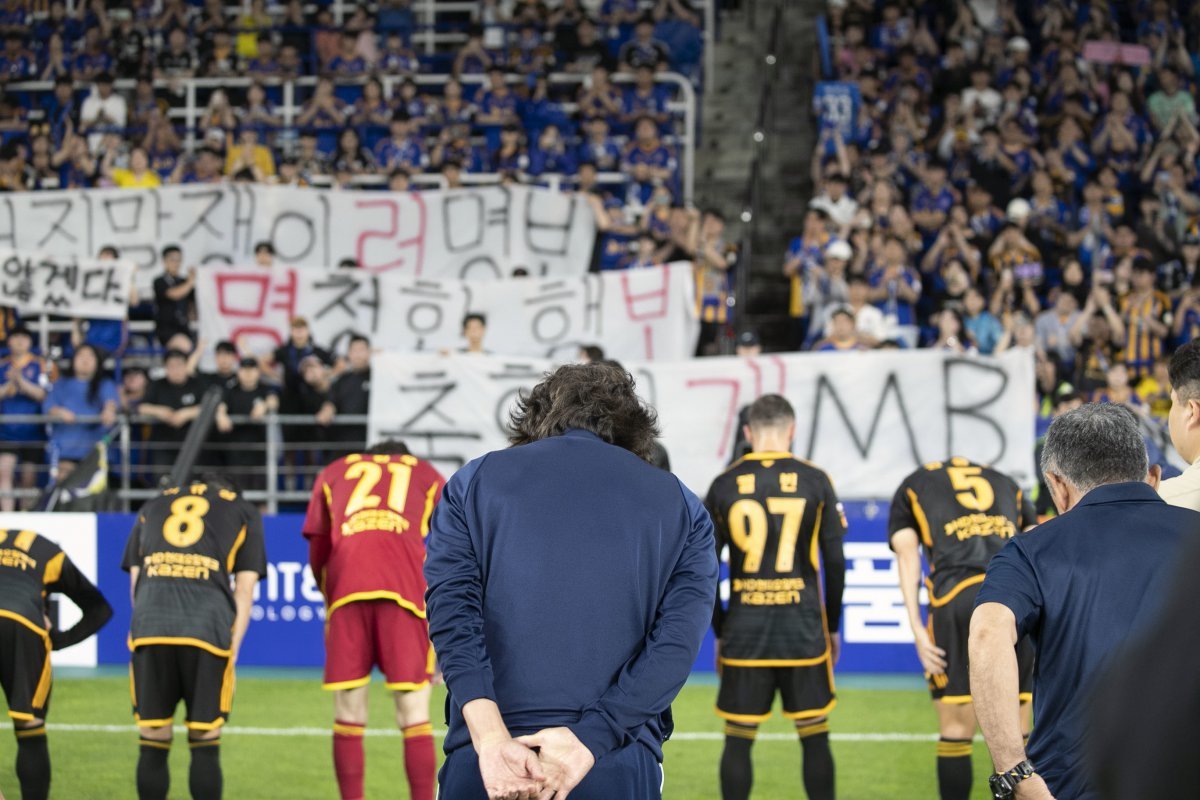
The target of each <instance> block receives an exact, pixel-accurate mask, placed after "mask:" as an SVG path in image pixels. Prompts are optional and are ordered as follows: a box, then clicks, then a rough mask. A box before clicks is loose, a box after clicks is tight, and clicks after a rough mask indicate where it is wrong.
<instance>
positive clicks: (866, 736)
mask: <svg viewBox="0 0 1200 800" xmlns="http://www.w3.org/2000/svg"><path fill="white" fill-rule="evenodd" d="M46 727H47V728H48V729H49V730H50V731H52V732H63V733H128V734H133V733H137V730H138V729H137V726H135V725H85V724H76V723H70V722H51V723H50V724H49V725H47V726H46ZM175 730H176V731H178V732H181V733H182V732H184V731H185V730H186V728H184V727H183V726H182V725H177V726H175ZM222 731H223V732H224V733H228V734H231V735H234V736H293V737H294V736H317V737H324V736H329V735H330V729H329V728H253V727H242V726H238V725H228V726H226V727H225V728H223V729H222ZM366 735H367V736H385V737H399V736H400V731H398V730H396V729H395V728H367V730H366ZM433 735H434V736H436V737H438V738H439V739H440V738H442V737H443V736H445V735H446V731H445V730H435V731H434V732H433ZM724 738H725V736H724V735H723V734H720V733H716V732H712V731H683V732H677V733H674V734H672V736H671V741H673V742H719V741H722V740H724ZM829 738H831V739H832V740H833V741H835V742H936V741H937V739H938V737H937V734H936V733H833V734H830V737H829ZM795 739H796V734H794V733H760V734H759V735H758V740H759V741H768V742H783V741H787V742H791V741H794V740H795Z"/></svg>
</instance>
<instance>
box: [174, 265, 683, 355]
mask: <svg viewBox="0 0 1200 800" xmlns="http://www.w3.org/2000/svg"><path fill="white" fill-rule="evenodd" d="M694 287H695V283H694V277H693V274H692V267H691V264H690V263H686V262H681V263H676V264H669V265H666V266H663V267H657V268H653V269H637V270H625V271H621V272H605V273H591V274H586V275H582V276H577V277H561V278H535V277H527V278H508V279H503V280H490V281H483V280H456V279H443V280H432V279H413V278H410V277H407V276H406V275H404V274H402V273H398V272H383V273H370V272H366V271H363V270H337V271H334V272H328V271H326V270H322V269H295V268H290V267H275V268H273V269H255V268H252V267H243V268H239V269H233V268H224V267H215V266H214V267H208V268H203V269H201V270H199V272H198V275H197V285H196V301H197V317H198V318H199V324H200V336H201V338H202V339H204V341H205V342H206V343H207V344H208V345H210V346H211V345H212V344H214V343H215V342H218V341H221V340H223V339H227V340H229V341H233V342H236V343H238V345H239V348H240V349H243V350H246V351H249V352H268V351H270V350H271V349H273V348H274V347H275V346H276V345H278V344H280V343H281V342H283V341H285V340H286V338H287V336H288V325H289V322H290V320H291V319H292V318H293V317H297V316H299V317H304V318H305V319H306V320H307V321H308V324H309V327H310V329H311V331H312V336H313V339H314V341H316V342H317V343H318V344H320V345H322V346H325V347H331V348H334V349H340V348H341V345H342V344H343V340H344V339H346V338H348V337H349V336H350V335H352V334H354V333H360V334H363V335H365V336H367V337H369V338H370V339H371V343H372V346H373V347H376V348H378V349H382V350H394V351H435V352H437V351H442V350H456V349H458V348H460V347H462V346H463V340H462V338H461V335H462V323H463V318H464V317H465V316H466V315H467V314H468V313H477V314H483V315H484V316H485V317H486V319H487V336H486V338H485V340H484V347H485V348H486V349H487V350H489V351H490V352H493V353H503V354H506V355H514V356H532V357H539V358H548V359H552V360H557V361H569V360H573V359H574V358H575V356H576V353H577V352H578V350H579V348H580V347H581V346H583V345H591V344H598V345H600V346H602V347H603V348H604V349H605V351H606V353H607V355H608V356H609V357H611V358H618V359H626V360H639V361H658V360H680V359H685V358H688V357H689V356H691V355H692V353H693V351H694V350H695V347H696V336H697V334H698V332H699V321H698V319H697V317H696V311H695V288H694Z"/></svg>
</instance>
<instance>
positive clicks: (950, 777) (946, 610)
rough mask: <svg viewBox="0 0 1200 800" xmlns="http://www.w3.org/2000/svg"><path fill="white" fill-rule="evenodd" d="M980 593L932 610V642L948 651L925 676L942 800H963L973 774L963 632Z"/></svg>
mask: <svg viewBox="0 0 1200 800" xmlns="http://www.w3.org/2000/svg"><path fill="white" fill-rule="evenodd" d="M977 591H978V589H976V588H973V587H968V588H967V589H966V590H965V591H963V592H960V593H959V595H958V596H957V597H955V598H954V599H952V600H951V601H950V602H949V604H947V605H944V606H941V607H938V608H934V609H931V610H930V614H929V629H930V634H931V636H932V637H933V640H934V641H935V642H936V643H937V645H938V646H939V647H941V648H942V649H943V650H945V651H946V669H945V671H944V672H943V673H942V674H941V675H932V676H929V686H930V693H931V694H932V696H933V699H934V706H935V707H936V709H937V715H938V734H939V737H940V738H939V739H938V743H937V776H938V791H939V792H940V797H941V800H967V798H968V797H970V796H971V785H972V783H973V781H974V771H973V765H972V762H971V751H972V750H973V744H972V741H973V740H974V738H975V707H974V706H973V705H972V704H971V670H970V662H969V661H968V657H967V633H968V631H969V630H970V626H971V613H972V611H973V610H974V607H975V594H976V593H977Z"/></svg>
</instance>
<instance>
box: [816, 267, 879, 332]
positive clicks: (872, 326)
mask: <svg viewBox="0 0 1200 800" xmlns="http://www.w3.org/2000/svg"><path fill="white" fill-rule="evenodd" d="M846 282H847V284H848V287H847V294H848V301H847V302H846V303H845V304H844V305H841V304H838V305H833V306H830V307H827V308H826V309H825V314H824V320H823V321H822V325H821V330H828V329H829V322H830V320H832V319H833V315H834V312H836V311H837V310H838V309H842V308H845V309H849V311H850V313H852V314H854V329H855V330H856V331H858V340H859V342H860V343H861V344H863V345H864V346H866V347H874V346H875V345H877V344H879V343H880V342H882V341H884V340H886V339H887V338H888V327H887V322H886V320H884V318H883V312H882V311H880V310H879V309H878V308H876V307H875V306H873V305H871V303H869V302H867V292H868V291H869V290H870V288H871V287H870V284H869V283H868V282H867V279H866V277H865V276H863V275H851V276H850V278H849V279H848V280H847V281H846Z"/></svg>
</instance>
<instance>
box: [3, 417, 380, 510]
mask: <svg viewBox="0 0 1200 800" xmlns="http://www.w3.org/2000/svg"><path fill="white" fill-rule="evenodd" d="M229 419H230V421H231V422H233V424H234V426H235V427H237V426H243V428H245V427H247V426H248V427H252V428H262V429H263V431H262V439H261V441H255V442H246V443H238V442H231V441H222V435H221V434H210V436H209V438H208V439H207V440H206V441H205V444H204V452H203V454H202V455H201V457H200V459H199V460H198V462H197V466H196V467H195V469H194V470H193V473H194V474H199V473H201V472H203V471H205V470H208V469H220V470H222V471H225V472H228V473H229V474H230V475H231V477H233V478H234V479H235V480H238V479H239V478H241V479H242V480H243V481H244V482H247V483H251V484H253V483H257V481H258V479H260V478H261V481H262V483H263V484H264V488H250V489H246V488H245V487H243V491H242V494H243V495H244V496H245V497H246V499H248V500H251V501H253V502H256V503H261V504H263V506H264V507H265V509H266V510H267V511H268V512H269V513H272V514H274V513H277V512H278V511H279V506H280V504H281V503H306V502H308V498H309V493H310V491H311V488H312V483H313V480H314V479H315V478H316V476H317V474H319V473H320V471H321V470H322V469H323V468H324V466H325V464H326V463H327V462H328V461H330V460H332V459H333V458H334V457H336V456H337V455H339V454H345V453H349V452H354V451H360V450H363V449H365V447H366V445H367V442H366V441H360V440H358V439H348V438H330V437H326V436H323V435H322V432H330V431H339V430H342V431H344V430H346V429H354V428H360V429H361V428H362V427H363V426H366V425H367V424H368V417H367V416H365V415H350V414H339V415H337V416H336V417H335V418H334V419H333V421H332V422H331V423H330V424H329V425H328V426H322V425H320V424H318V423H317V422H316V421H315V419H314V418H313V416H311V415H308V414H279V413H276V412H270V413H268V414H267V415H266V416H265V417H263V418H260V419H254V418H251V417H247V416H232V415H231V416H230V417H229ZM0 424H49V425H55V426H61V425H66V424H68V423H63V422H60V421H56V420H55V419H54V418H53V417H50V416H48V415H43V414H0ZM71 424H74V425H99V424H102V420H101V418H100V417H98V416H84V415H79V416H77V417H76V418H75V422H74V423H71ZM162 424H163V423H161V422H160V421H159V420H158V419H156V418H154V417H150V416H146V415H141V414H118V415H117V419H116V422H115V423H114V424H113V425H112V427H111V428H110V429H108V430H107V431H104V432H103V433H100V434H99V435H98V436H97V437H96V444H100V443H107V450H108V453H109V461H108V476H109V481H110V483H109V486H108V492H110V493H112V494H113V495H114V496H115V497H116V498H117V501H118V503H119V505H120V508H121V510H123V511H126V512H128V511H131V510H133V508H134V506H135V504H136V503H138V502H140V501H142V500H147V499H149V498H152V497H156V496H158V495H159V494H160V489H159V488H158V481H159V479H160V478H161V477H162V476H164V475H167V474H168V473H169V472H170V471H171V465H172V463H173V462H174V457H173V456H174V454H175V453H176V452H177V451H178V449H179V446H180V444H181V443H180V442H176V441H167V442H161V441H155V440H154V439H153V438H149V439H140V438H138V436H137V435H135V433H134V429H135V428H141V429H142V432H144V431H145V429H146V428H147V427H148V428H149V432H150V434H151V436H153V434H154V432H155V428H156V426H161V425H162ZM297 429H299V430H297ZM285 430H286V431H287V433H288V437H287V438H286V439H285V437H284V432H285ZM301 437H302V438H301ZM6 444H8V445H15V446H22V447H25V448H27V449H37V448H41V447H44V448H46V458H45V459H44V460H43V461H42V462H41V463H40V464H38V475H39V479H40V480H44V481H45V482H46V483H47V484H49V483H50V480H49V479H50V473H51V471H52V470H53V468H54V466H55V464H56V463H57V462H58V461H59V460H60V459H58V458H56V457H55V456H54V454H53V453H52V452H51V448H50V445H48V443H47V442H46V441H45V440H31V441H26V442H14V441H8V442H6ZM251 452H252V453H259V454H261V459H260V460H258V461H256V462H255V463H253V464H251V463H245V462H242V461H240V460H237V459H230V458H229V456H230V454H234V453H251ZM159 453H164V454H167V456H170V459H169V460H168V459H167V458H154V456H155V455H156V454H159ZM296 456H299V458H295V457H296ZM300 462H303V463H300ZM19 475H20V472H19V469H18V472H17V473H16V474H15V475H14V480H18V479H19ZM247 478H250V479H251V480H250V481H246V479H247ZM114 484H115V485H114ZM281 484H282V485H281ZM42 493H43V490H42V489H23V488H15V487H14V488H7V489H0V498H14V499H16V500H18V501H21V500H32V499H35V498H38V497H40V496H41V495H42Z"/></svg>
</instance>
